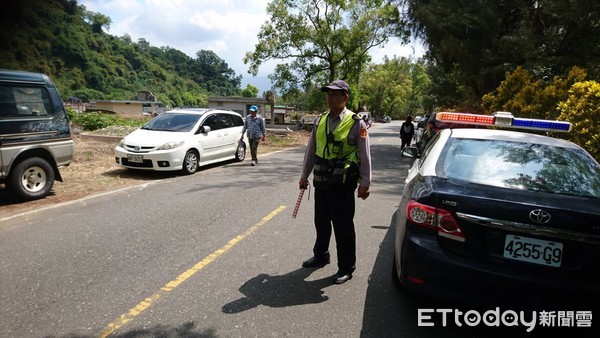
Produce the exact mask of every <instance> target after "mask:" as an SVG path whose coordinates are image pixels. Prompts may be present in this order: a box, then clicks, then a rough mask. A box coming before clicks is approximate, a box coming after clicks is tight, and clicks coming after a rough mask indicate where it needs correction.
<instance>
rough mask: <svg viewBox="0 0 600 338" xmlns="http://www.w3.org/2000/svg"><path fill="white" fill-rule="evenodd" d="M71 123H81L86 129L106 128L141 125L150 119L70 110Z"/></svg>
mask: <svg viewBox="0 0 600 338" xmlns="http://www.w3.org/2000/svg"><path fill="white" fill-rule="evenodd" d="M69 119H70V121H71V123H73V124H77V125H79V126H80V127H81V128H82V129H83V130H85V131H93V130H96V129H102V128H106V127H108V126H125V127H140V126H142V125H143V124H144V123H146V122H147V121H148V118H147V117H141V116H119V115H116V114H106V113H97V112H93V113H85V114H77V113H75V114H73V112H72V111H69Z"/></svg>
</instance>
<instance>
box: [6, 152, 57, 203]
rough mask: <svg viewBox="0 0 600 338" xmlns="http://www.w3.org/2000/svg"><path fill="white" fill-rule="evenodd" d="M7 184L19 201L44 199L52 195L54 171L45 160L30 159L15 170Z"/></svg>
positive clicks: (38, 158) (18, 165)
mask: <svg viewBox="0 0 600 338" xmlns="http://www.w3.org/2000/svg"><path fill="white" fill-rule="evenodd" d="M6 184H7V188H8V189H9V191H10V192H11V194H12V195H13V196H14V197H15V198H17V199H19V200H25V201H30V200H34V199H38V198H42V197H45V196H46V195H48V194H49V193H50V190H51V189H52V186H53V185H54V170H53V169H52V166H51V165H50V164H49V163H48V161H46V160H44V159H43V158H40V157H32V158H28V159H26V160H24V161H23V162H21V163H19V164H17V165H16V166H15V167H14V168H13V170H12V171H11V174H10V177H9V178H8V180H7V181H6Z"/></svg>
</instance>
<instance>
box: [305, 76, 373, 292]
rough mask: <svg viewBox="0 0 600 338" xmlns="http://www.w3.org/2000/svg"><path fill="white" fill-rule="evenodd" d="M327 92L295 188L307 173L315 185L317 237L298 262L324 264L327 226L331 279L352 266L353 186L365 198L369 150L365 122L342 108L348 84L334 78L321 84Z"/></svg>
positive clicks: (340, 278)
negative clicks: (333, 259)
mask: <svg viewBox="0 0 600 338" xmlns="http://www.w3.org/2000/svg"><path fill="white" fill-rule="evenodd" d="M321 91H324V92H326V93H327V104H328V106H329V111H328V112H326V113H324V114H322V115H321V116H320V117H319V118H318V119H317V120H316V121H315V124H314V126H315V127H314V128H313V131H312V134H311V137H310V138H309V140H308V144H307V146H306V153H305V155H304V165H303V167H302V175H301V177H300V181H299V182H298V185H299V187H300V189H306V188H307V187H308V184H309V183H308V176H309V175H310V172H311V171H312V170H313V169H314V172H313V185H314V187H315V228H316V232H317V238H316V240H315V245H314V247H313V254H314V255H313V257H311V258H309V259H308V260H306V261H304V262H303V263H302V266H303V267H306V268H316V267H323V266H325V265H326V264H329V261H330V256H329V240H330V238H331V229H332V226H333V232H334V234H335V240H336V248H337V259H338V272H337V275H336V278H335V279H334V281H333V282H334V283H335V284H342V283H345V282H347V281H348V280H350V279H351V278H352V273H353V272H354V270H355V268H356V266H355V264H356V235H355V232H354V210H355V205H354V202H355V199H354V191H355V190H356V187H357V186H358V193H357V196H358V197H359V198H362V199H363V200H364V199H366V198H367V197H369V186H370V184H371V153H370V145H369V137H368V133H367V125H366V124H365V122H364V121H363V120H362V119H361V118H360V117H359V116H358V115H357V114H355V113H353V112H351V111H350V110H348V109H346V102H348V99H349V98H350V87H349V86H348V84H347V83H346V82H344V81H342V80H335V81H333V82H332V83H331V84H330V85H328V86H325V87H322V88H321Z"/></svg>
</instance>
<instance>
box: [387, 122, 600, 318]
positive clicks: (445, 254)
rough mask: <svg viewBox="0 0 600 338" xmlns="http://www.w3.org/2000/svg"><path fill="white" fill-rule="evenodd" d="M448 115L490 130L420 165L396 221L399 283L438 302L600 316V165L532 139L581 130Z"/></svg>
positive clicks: (443, 134) (461, 134) (428, 151)
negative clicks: (550, 307) (556, 308)
mask: <svg viewBox="0 0 600 338" xmlns="http://www.w3.org/2000/svg"><path fill="white" fill-rule="evenodd" d="M436 115H437V116H436V119H438V120H439V121H440V122H446V123H460V124H463V125H465V124H467V125H472V126H478V127H477V128H460V129H443V130H441V131H440V132H438V133H437V134H436V135H435V136H434V138H433V139H432V140H431V141H430V142H429V143H428V145H427V147H426V148H425V149H424V151H423V153H422V154H421V155H420V156H419V157H418V158H417V159H416V160H415V161H414V162H413V164H412V166H411V168H410V170H409V173H408V176H407V179H406V184H405V187H404V191H403V194H402V198H401V201H400V203H399V207H398V210H397V214H396V224H395V225H396V228H395V240H394V242H395V244H394V264H393V274H394V277H395V278H396V279H397V280H398V281H399V282H400V283H401V285H402V286H403V287H404V288H405V289H408V290H411V291H416V292H417V293H421V294H426V295H429V296H431V297H434V298H438V299H452V300H459V301H466V302H481V301H483V302H488V301H490V302H494V301H495V302H498V301H502V302H504V301H507V302H510V303H511V304H529V302H532V301H533V302H536V301H541V302H545V301H549V302H551V303H555V302H559V301H561V300H570V301H572V302H575V304H577V305H578V306H579V305H580V307H579V309H581V310H584V309H587V308H588V307H589V306H592V305H595V304H596V303H597V300H598V299H599V298H600V297H599V296H600V287H599V286H600V277H598V276H599V275H600V274H598V272H597V270H598V267H600V165H599V164H598V162H597V161H596V160H595V159H594V158H593V157H592V156H591V155H590V154H588V153H587V152H586V151H585V150H584V149H582V148H581V147H579V146H578V145H576V144H574V143H571V142H568V141H565V140H562V139H558V138H552V137H548V136H544V135H539V134H534V133H529V132H525V131H523V129H526V130H532V131H551V132H568V131H570V129H571V124H570V123H568V122H562V121H547V120H535V119H525V118H517V117H514V116H513V115H512V114H510V113H507V112H498V113H495V114H494V115H475V114H464V113H448V112H439V113H437V114H436ZM481 126H490V127H494V128H481ZM498 127H502V128H498ZM507 129H512V130H507ZM516 129H520V131H517V130H516ZM403 155H405V156H416V151H415V149H414V148H410V149H409V148H407V149H405V150H404V151H403ZM592 299H595V300H592ZM493 304H499V303H493Z"/></svg>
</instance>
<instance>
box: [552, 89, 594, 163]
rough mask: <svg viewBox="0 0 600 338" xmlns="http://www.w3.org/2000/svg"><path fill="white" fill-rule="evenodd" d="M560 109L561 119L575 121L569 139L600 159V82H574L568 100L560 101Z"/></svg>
mask: <svg viewBox="0 0 600 338" xmlns="http://www.w3.org/2000/svg"><path fill="white" fill-rule="evenodd" d="M558 110H559V112H560V115H559V117H558V119H559V120H564V121H571V123H573V130H572V131H571V132H570V133H569V134H568V136H567V137H568V139H569V140H570V141H572V142H575V143H577V144H579V145H580V146H582V147H583V148H584V149H585V150H587V151H588V152H589V153H590V154H592V156H594V158H596V160H597V161H600V129H599V128H598V126H599V125H600V83H598V82H596V81H584V82H577V83H575V84H573V86H571V89H570V90H569V95H568V97H567V98H566V100H564V101H562V102H560V103H559V105H558Z"/></svg>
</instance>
